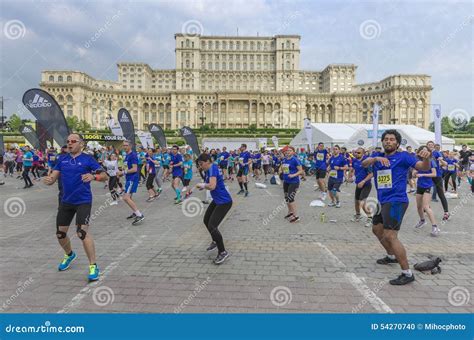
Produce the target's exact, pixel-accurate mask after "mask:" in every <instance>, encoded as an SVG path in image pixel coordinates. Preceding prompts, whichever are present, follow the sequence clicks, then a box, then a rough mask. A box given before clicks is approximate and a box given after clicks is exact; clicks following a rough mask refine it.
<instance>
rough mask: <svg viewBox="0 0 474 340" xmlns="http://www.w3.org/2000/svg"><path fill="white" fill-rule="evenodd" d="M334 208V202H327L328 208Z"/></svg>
mask: <svg viewBox="0 0 474 340" xmlns="http://www.w3.org/2000/svg"><path fill="white" fill-rule="evenodd" d="M335 206H336V203H334V202H329V203H328V207H335Z"/></svg>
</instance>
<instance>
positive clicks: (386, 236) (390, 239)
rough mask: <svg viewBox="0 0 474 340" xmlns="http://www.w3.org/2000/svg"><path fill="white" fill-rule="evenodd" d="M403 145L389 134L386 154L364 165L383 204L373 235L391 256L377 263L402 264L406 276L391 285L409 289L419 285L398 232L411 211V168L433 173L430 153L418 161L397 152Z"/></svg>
mask: <svg viewBox="0 0 474 340" xmlns="http://www.w3.org/2000/svg"><path fill="white" fill-rule="evenodd" d="M401 141H402V136H401V135H400V133H399V132H398V131H397V130H386V131H385V132H384V133H383V135H382V145H383V148H384V153H383V154H382V155H380V156H377V157H368V158H366V159H365V160H364V161H363V162H362V166H364V167H369V166H372V168H373V171H374V178H375V184H376V188H377V198H378V201H379V203H380V206H379V208H378V209H377V212H376V214H375V216H374V217H373V227H372V231H373V233H374V234H375V235H376V236H377V238H378V240H379V242H380V243H381V244H382V246H383V247H384V248H385V250H386V251H387V256H385V257H384V258H381V259H379V260H377V263H378V264H384V265H387V264H390V263H399V264H400V267H401V268H402V274H401V275H400V276H398V277H397V278H396V279H393V280H390V281H389V282H390V284H392V285H405V284H407V283H410V282H413V281H415V276H414V275H413V273H412V272H411V270H410V266H409V265H408V259H407V253H406V250H405V247H404V246H403V244H402V243H401V242H400V240H399V239H398V231H399V230H400V226H401V224H402V220H403V216H404V215H405V212H406V210H407V208H408V196H407V192H406V185H407V175H408V170H409V169H410V167H411V168H414V169H416V170H429V169H430V167H431V164H430V156H431V154H430V152H429V151H426V150H421V151H420V152H419V153H418V157H420V159H422V160H421V161H420V160H418V159H417V158H416V157H415V156H414V155H410V154H409V153H408V152H406V151H402V152H399V151H397V150H398V148H399V147H400V144H401Z"/></svg>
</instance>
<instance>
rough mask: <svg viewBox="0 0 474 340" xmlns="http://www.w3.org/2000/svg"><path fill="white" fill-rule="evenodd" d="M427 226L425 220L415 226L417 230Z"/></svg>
mask: <svg viewBox="0 0 474 340" xmlns="http://www.w3.org/2000/svg"><path fill="white" fill-rule="evenodd" d="M425 224H426V221H425V220H420V221H419V222H418V223H417V224H415V229H421V228H423V226H424V225H425Z"/></svg>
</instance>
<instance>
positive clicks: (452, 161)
mask: <svg viewBox="0 0 474 340" xmlns="http://www.w3.org/2000/svg"><path fill="white" fill-rule="evenodd" d="M444 160H445V162H446V170H445V171H444V191H445V192H448V184H449V179H450V178H451V181H452V185H453V193H456V172H457V169H458V167H459V165H458V160H457V159H456V158H454V152H452V151H451V152H449V154H448V157H447V158H445V159H444Z"/></svg>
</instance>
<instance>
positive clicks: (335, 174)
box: [329, 170, 337, 178]
mask: <svg viewBox="0 0 474 340" xmlns="http://www.w3.org/2000/svg"><path fill="white" fill-rule="evenodd" d="M329 177H333V178H337V170H331V171H329Z"/></svg>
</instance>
